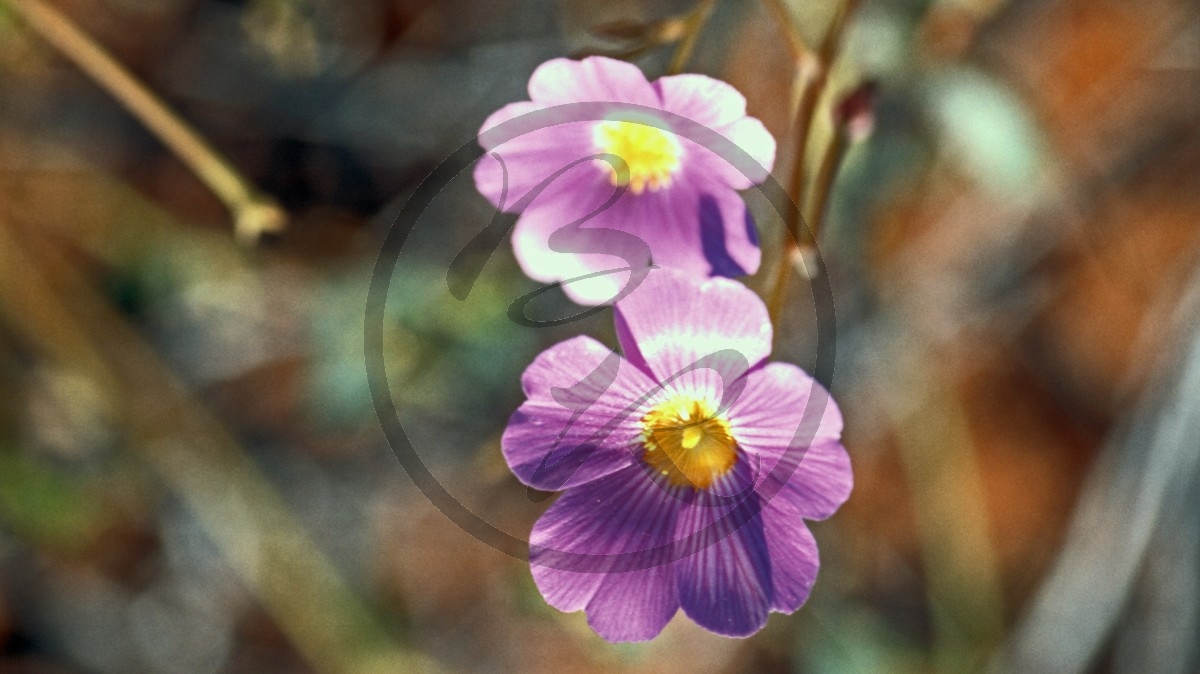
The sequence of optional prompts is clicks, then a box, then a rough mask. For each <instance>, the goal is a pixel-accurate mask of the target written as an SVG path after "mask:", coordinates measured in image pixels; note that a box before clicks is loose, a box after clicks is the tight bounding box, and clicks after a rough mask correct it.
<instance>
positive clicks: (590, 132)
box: [475, 57, 775, 304]
mask: <svg viewBox="0 0 1200 674" xmlns="http://www.w3.org/2000/svg"><path fill="white" fill-rule="evenodd" d="M529 97H530V100H529V101H522V102H519V103H512V104H510V105H507V106H505V107H503V108H501V109H500V110H499V111H498V112H496V113H495V114H493V115H492V116H491V117H489V118H488V119H487V121H486V122H484V124H483V127H482V129H481V131H480V144H481V145H483V148H484V149H485V150H486V151H487V153H486V154H485V156H484V157H483V158H482V159H481V160H480V161H479V163H478V164H477V166H476V169H475V184H476V187H477V188H478V189H479V191H480V192H481V193H482V194H483V195H484V196H485V197H486V198H487V199H488V200H489V201H491V202H492V203H493V204H494V205H496V206H497V207H498V208H501V209H503V210H505V211H509V212H520V213H521V217H520V219H519V220H518V221H517V225H516V227H515V229H514V230H513V249H514V252H515V254H516V258H517V261H518V262H519V263H520V265H521V268H522V269H523V270H524V271H525V273H526V274H528V275H529V276H530V277H531V278H533V279H535V280H538V281H543V282H554V281H564V286H563V289H564V290H565V291H566V293H567V294H568V295H569V296H570V297H571V298H572V299H574V300H575V301H577V302H579V303H581V304H602V303H605V302H607V301H609V300H612V299H613V298H614V297H615V296H616V295H617V293H618V292H619V291H620V290H621V289H622V288H623V287H624V286H625V285H626V283H627V281H628V279H629V277H630V271H628V268H629V267H631V266H632V267H634V268H637V269H641V268H644V267H645V266H646V265H649V264H651V263H653V264H655V265H658V266H664V267H673V268H676V269H679V270H682V271H684V272H687V273H688V274H691V275H693V276H697V277H708V276H729V277H734V276H741V275H745V274H752V273H754V272H755V271H756V270H757V269H758V265H759V260H760V252H759V249H758V242H757V238H756V236H755V229H754V223H753V221H752V220H751V218H750V216H749V214H748V213H747V209H746V204H745V202H744V201H742V198H741V196H740V195H739V194H738V193H737V191H738V190H743V189H748V188H750V187H751V186H753V185H755V184H758V183H760V182H762V181H763V180H765V179H766V177H767V176H768V175H769V173H770V171H771V168H772V165H773V164H774V161H775V139H774V138H772V137H771V134H770V133H768V132H767V130H766V129H765V128H764V127H763V125H762V123H761V122H759V121H758V120H757V119H754V118H752V117H747V116H746V99H745V98H744V97H742V95H741V94H739V93H738V92H737V90H735V89H734V88H733V87H731V86H729V85H728V84H726V83H724V82H721V81H718V80H715V79H712V78H710V77H706V76H703V75H675V76H671V77H663V78H660V79H658V80H656V81H655V82H653V83H651V82H648V81H647V80H646V78H645V76H644V75H643V74H642V72H641V71H640V70H639V69H638V68H637V67H636V66H634V65H631V64H629V63H625V62H623V61H617V60H613V59H609V58H603V57H591V58H587V59H584V60H582V61H572V60H569V59H554V60H552V61H547V62H546V63H543V64H542V65H541V66H539V67H538V69H537V70H536V71H534V73H533V76H532V77H530V79H529ZM572 104H574V105H572ZM580 104H582V106H581V105H580ZM529 113H534V114H529ZM514 119H519V120H520V121H518V122H516V123H515V124H514V125H509V126H508V127H506V129H507V131H508V132H506V130H505V129H497V127H498V126H500V125H501V124H503V123H504V122H508V121H510V120H514ZM517 127H519V129H518V131H519V132H520V133H519V135H515V137H514V134H513V133H511V131H512V130H513V129H514V128H517ZM722 145H724V146H725V147H721V146H722ZM734 146H736V147H734ZM731 148H732V149H731ZM737 148H740V149H741V151H742V152H737ZM564 169H565V170H564ZM559 172H561V173H559ZM556 174H558V175H556ZM547 181H549V182H548V184H546V185H545V187H544V189H542V190H541V191H538V189H537V188H538V186H539V185H542V184H543V183H547ZM609 202H611V203H609ZM593 212H595V213H594V215H593V216H592V217H588V216H589V214H592V213H593ZM575 224H578V225H579V228H578V229H575V227H574V225H575ZM629 235H633V236H632V237H631V236H629ZM634 237H636V238H634ZM638 240H640V242H641V243H639V242H638ZM646 258H649V259H646ZM622 268H625V269H626V270H625V271H621V272H618V273H604V272H606V271H608V270H613V269H622ZM589 274H593V276H591V277H589V278H586V279H582V280H576V281H572V282H569V283H567V281H570V280H571V279H577V278H578V277H581V276H586V275H589Z"/></svg>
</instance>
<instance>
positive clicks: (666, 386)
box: [501, 269, 852, 641]
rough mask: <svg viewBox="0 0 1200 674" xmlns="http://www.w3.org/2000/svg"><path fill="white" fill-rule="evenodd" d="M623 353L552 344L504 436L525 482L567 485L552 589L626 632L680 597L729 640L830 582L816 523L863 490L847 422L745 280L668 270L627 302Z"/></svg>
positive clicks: (534, 549) (659, 620)
mask: <svg viewBox="0 0 1200 674" xmlns="http://www.w3.org/2000/svg"><path fill="white" fill-rule="evenodd" d="M615 314H616V325H617V335H618V339H619V341H620V345H621V350H622V353H623V355H618V354H616V353H614V352H613V351H611V350H610V349H608V348H606V347H604V346H603V345H601V344H600V343H598V342H597V341H595V340H593V339H591V338H589V337H584V336H581V337H575V338H573V339H569V340H567V341H565V342H561V343H559V344H557V345H555V346H553V347H551V348H550V349H548V350H546V351H545V352H543V353H542V354H541V355H540V356H538V358H537V359H536V360H535V361H534V362H533V364H531V365H530V366H529V368H528V369H527V370H526V371H525V374H524V376H523V378H522V384H523V386H524V389H525V394H526V396H527V397H528V399H527V400H526V402H525V403H524V404H522V405H521V407H520V408H519V409H518V410H517V411H516V412H515V413H514V414H513V416H512V418H511V420H510V421H509V425H508V428H507V429H506V431H505V433H504V436H503V439H502V442H501V446H502V448H503V451H504V456H505V459H506V460H507V461H508V465H509V467H510V468H511V469H512V471H513V472H514V473H515V474H516V475H517V477H518V478H519V479H520V480H521V481H522V482H524V483H525V484H527V485H529V486H530V487H533V488H535V489H539V490H544V491H558V490H565V493H564V494H562V495H561V496H560V497H559V499H558V500H557V501H556V502H555V503H554V504H553V505H551V506H550V508H549V509H548V510H547V511H546V512H545V514H543V515H542V517H541V518H540V519H539V520H538V521H537V524H535V525H534V528H533V533H532V534H531V537H530V565H531V568H532V571H533V578H534V580H535V581H536V583H537V586H538V589H539V590H541V593H542V596H543V597H545V598H546V601H547V602H549V603H550V605H552V606H554V607H555V608H558V609H560V610H562V611H579V610H584V611H586V612H587V616H588V622H589V623H590V624H591V625H592V627H593V628H594V629H595V630H596V631H597V632H598V633H599V634H600V635H601V636H603V637H604V638H605V639H608V640H609V641H640V640H646V639H651V638H653V637H654V636H655V635H657V634H658V633H659V632H660V631H661V630H662V629H663V627H664V626H665V625H666V624H667V621H668V620H670V618H671V616H673V615H674V614H675V612H676V610H677V609H679V608H681V607H682V608H683V612H684V613H685V614H687V615H688V616H689V617H690V618H691V619H692V620H694V621H695V622H696V623H698V624H699V625H701V626H702V627H704V628H706V629H708V630H711V631H713V632H716V633H718V634H724V635H729V636H748V635H750V634H752V633H754V632H756V631H757V630H759V629H760V628H761V627H762V626H763V625H764V624H765V623H766V620H767V614H768V612H770V611H777V612H781V613H791V612H792V611H795V610H796V609H797V608H799V607H800V605H801V604H803V603H804V601H805V599H806V598H807V597H808V593H809V590H810V589H811V588H812V585H813V581H814V580H815V579H816V575H817V567H818V565H819V562H818V558H817V547H816V544H815V542H814V540H813V537H812V535H811V534H810V533H809V531H808V528H807V526H806V525H805V522H804V520H805V519H823V518H826V517H829V516H830V515H831V514H833V512H834V511H835V510H837V508H838V507H839V506H840V505H841V504H842V503H843V502H844V501H845V500H846V498H847V497H848V496H849V495H850V489H851V485H852V477H851V473H850V460H849V457H848V455H847V454H846V450H845V449H844V448H843V447H842V445H841V444H840V442H839V437H840V435H841V429H842V417H841V413H840V412H839V411H838V408H837V406H836V404H835V403H834V402H833V400H832V399H831V398H830V397H829V394H828V393H827V392H826V391H825V389H823V388H822V387H821V386H820V385H819V384H817V383H816V382H814V381H813V379H812V378H811V377H809V376H808V375H807V374H805V373H804V371H803V370H801V369H800V368H798V367H796V366H794V365H790V364H787V363H771V364H768V363H767V362H766V359H767V356H768V355H769V353H770V349H771V324H770V322H769V320H768V318H767V312H766V309H765V307H764V306H763V303H762V301H761V300H759V299H758V297H757V296H756V295H755V294H754V293H752V292H751V291H750V290H748V289H747V288H745V287H744V286H742V285H741V284H739V283H737V282H735V281H729V280H725V279H711V280H707V281H703V282H701V281H700V280H699V279H693V278H690V277H688V276H686V275H683V274H681V273H679V272H674V271H672V270H667V269H659V270H653V271H651V272H650V273H649V275H648V276H647V278H646V280H645V281H644V282H643V283H642V285H641V286H639V287H638V288H637V289H636V290H634V291H633V293H632V294H630V295H629V296H628V297H626V298H624V299H622V300H621V301H620V302H618V303H617V305H616V308H615Z"/></svg>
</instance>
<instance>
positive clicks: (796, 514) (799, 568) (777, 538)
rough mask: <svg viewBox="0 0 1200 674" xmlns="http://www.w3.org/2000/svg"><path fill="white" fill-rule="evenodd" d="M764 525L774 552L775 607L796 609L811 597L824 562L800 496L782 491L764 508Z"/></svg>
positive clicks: (784, 610)
mask: <svg viewBox="0 0 1200 674" xmlns="http://www.w3.org/2000/svg"><path fill="white" fill-rule="evenodd" d="M761 517H762V521H763V529H764V530H765V533H766V539H767V549H768V551H769V553H770V556H771V584H772V587H773V588H774V590H775V596H774V598H773V599H772V600H771V610H772V611H778V612H780V613H792V612H793V611H795V610H796V609H798V608H800V606H802V605H803V604H804V602H805V601H807V600H808V594H809V592H811V591H812V587H813V583H815V582H816V581H817V569H819V568H820V566H821V561H820V557H819V555H818V553H817V542H816V540H814V539H813V535H812V533H811V532H810V531H809V530H808V527H807V526H806V525H805V524H804V513H803V511H802V510H801V509H800V508H798V507H797V503H796V500H795V499H794V498H792V497H790V496H785V495H784V494H780V495H778V496H776V497H775V498H774V499H772V500H771V502H770V503H769V504H768V505H767V506H766V507H765V508H763V512H762V515H761Z"/></svg>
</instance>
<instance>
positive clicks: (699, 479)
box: [642, 396, 737, 489]
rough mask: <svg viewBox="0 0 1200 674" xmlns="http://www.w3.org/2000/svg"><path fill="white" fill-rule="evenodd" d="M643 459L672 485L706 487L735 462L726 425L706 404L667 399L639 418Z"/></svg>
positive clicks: (735, 453)
mask: <svg viewBox="0 0 1200 674" xmlns="http://www.w3.org/2000/svg"><path fill="white" fill-rule="evenodd" d="M642 442H643V444H644V446H645V448H646V451H645V453H644V454H643V455H642V458H643V460H644V461H645V462H646V463H647V464H648V465H649V466H650V467H651V468H653V469H654V470H655V471H657V472H658V473H659V474H661V475H663V476H665V477H666V479H667V481H668V482H670V483H671V484H673V485H675V486H688V487H695V488H697V489H704V488H707V487H708V486H709V485H710V484H712V483H713V482H714V481H715V480H716V479H717V478H719V477H721V476H722V475H724V474H726V473H728V472H729V471H730V469H732V468H733V465H734V464H735V463H737V441H736V440H734V439H733V435H731V434H730V431H729V423H728V422H727V421H725V419H723V418H722V417H719V416H715V415H714V408H713V406H712V405H711V404H710V403H708V401H704V400H697V399H695V398H690V397H683V396H681V397H678V398H673V399H671V400H668V401H667V402H665V403H662V404H661V405H658V406H657V407H655V408H654V409H652V410H650V411H649V412H648V413H647V414H646V416H644V417H642Z"/></svg>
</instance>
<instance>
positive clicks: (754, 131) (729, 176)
mask: <svg viewBox="0 0 1200 674" xmlns="http://www.w3.org/2000/svg"><path fill="white" fill-rule="evenodd" d="M654 86H655V88H656V89H657V90H658V91H659V95H660V96H661V98H662V107H663V109H664V110H668V111H670V112H673V113H675V114H677V115H679V116H681V117H686V118H688V119H690V120H692V121H693V122H696V123H698V124H702V125H704V126H706V127H708V128H709V129H712V130H713V131H715V132H717V133H719V134H721V135H722V136H725V137H726V138H728V139H729V140H731V141H733V143H734V144H735V145H737V146H738V147H740V148H741V149H742V150H744V151H745V152H746V153H747V154H748V155H749V156H750V158H751V160H752V161H751V162H749V163H744V162H742V161H740V160H739V158H737V157H732V156H730V157H723V156H721V155H718V154H717V153H716V152H713V151H712V149H711V148H701V147H699V146H696V145H694V144H692V143H689V142H685V146H686V147H687V149H688V151H689V153H688V155H689V162H690V164H689V169H690V170H691V171H693V172H698V173H701V174H703V175H705V176H709V177H715V176H719V177H720V182H721V184H723V185H724V186H727V187H732V188H734V189H738V190H744V189H747V188H749V187H751V186H753V185H756V184H758V183H761V182H762V181H763V180H766V178H767V175H769V174H770V172H771V169H772V167H773V166H774V164H775V150H776V144H775V138H774V136H772V135H771V133H770V132H769V131H767V129H766V127H764V126H763V124H762V122H760V121H758V120H757V119H755V118H753V117H747V116H746V99H745V97H743V96H742V95H741V94H740V93H738V91H737V89H734V88H733V87H732V86H731V85H729V84H727V83H725V82H722V81H720V80H715V79H713V78H711V77H706V76H704V75H675V76H672V77H663V78H661V79H659V80H657V81H656V82H655V83H654Z"/></svg>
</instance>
